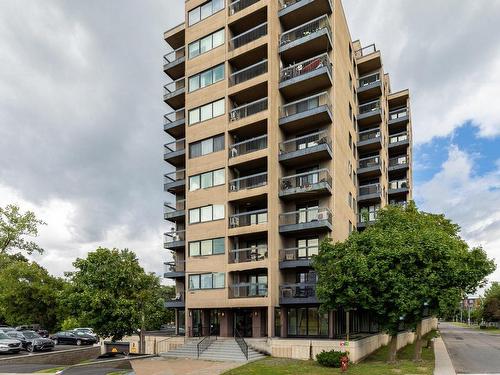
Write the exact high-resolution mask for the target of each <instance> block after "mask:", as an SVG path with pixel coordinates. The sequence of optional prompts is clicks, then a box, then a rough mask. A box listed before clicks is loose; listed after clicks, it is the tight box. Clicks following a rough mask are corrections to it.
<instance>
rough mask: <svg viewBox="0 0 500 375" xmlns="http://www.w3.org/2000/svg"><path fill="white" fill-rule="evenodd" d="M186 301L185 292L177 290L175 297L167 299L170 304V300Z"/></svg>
mask: <svg viewBox="0 0 500 375" xmlns="http://www.w3.org/2000/svg"><path fill="white" fill-rule="evenodd" d="M184 301H185V292H177V293H175V297H173V298H172V299H170V300H168V301H166V303H167V304H168V303H169V302H184Z"/></svg>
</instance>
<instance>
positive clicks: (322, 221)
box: [279, 207, 332, 234]
mask: <svg viewBox="0 0 500 375" xmlns="http://www.w3.org/2000/svg"><path fill="white" fill-rule="evenodd" d="M324 231H329V232H331V231H332V212H331V211H330V209H329V208H326V207H325V208H318V207H313V208H304V209H300V210H298V211H294V212H285V213H282V214H280V216H279V232H280V233H282V234H299V233H311V234H312V233H320V232H324Z"/></svg>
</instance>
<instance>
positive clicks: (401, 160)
mask: <svg viewBox="0 0 500 375" xmlns="http://www.w3.org/2000/svg"><path fill="white" fill-rule="evenodd" d="M408 160H409V158H408V155H403V156H397V157H395V158H391V159H389V167H396V166H398V165H406V164H408Z"/></svg>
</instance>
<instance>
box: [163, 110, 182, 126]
mask: <svg viewBox="0 0 500 375" xmlns="http://www.w3.org/2000/svg"><path fill="white" fill-rule="evenodd" d="M179 114H180V115H181V117H179V118H177V117H178V116H177V115H179ZM172 116H173V118H172ZM184 118H186V113H185V111H184V108H181V109H178V110H177V111H172V112H169V113H167V114H166V115H163V119H164V121H163V124H164V125H168V124H171V123H172V122H175V121H178V120H182V119H184Z"/></svg>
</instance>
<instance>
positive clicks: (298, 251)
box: [280, 246, 319, 262]
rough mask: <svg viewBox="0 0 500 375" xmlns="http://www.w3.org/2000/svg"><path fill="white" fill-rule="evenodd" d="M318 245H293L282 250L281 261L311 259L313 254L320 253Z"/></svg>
mask: <svg viewBox="0 0 500 375" xmlns="http://www.w3.org/2000/svg"><path fill="white" fill-rule="evenodd" d="M318 251H319V247H318V246H304V247H293V248H289V249H282V250H280V261H281V262H292V261H297V260H301V259H311V258H312V256H313V255H318Z"/></svg>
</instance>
